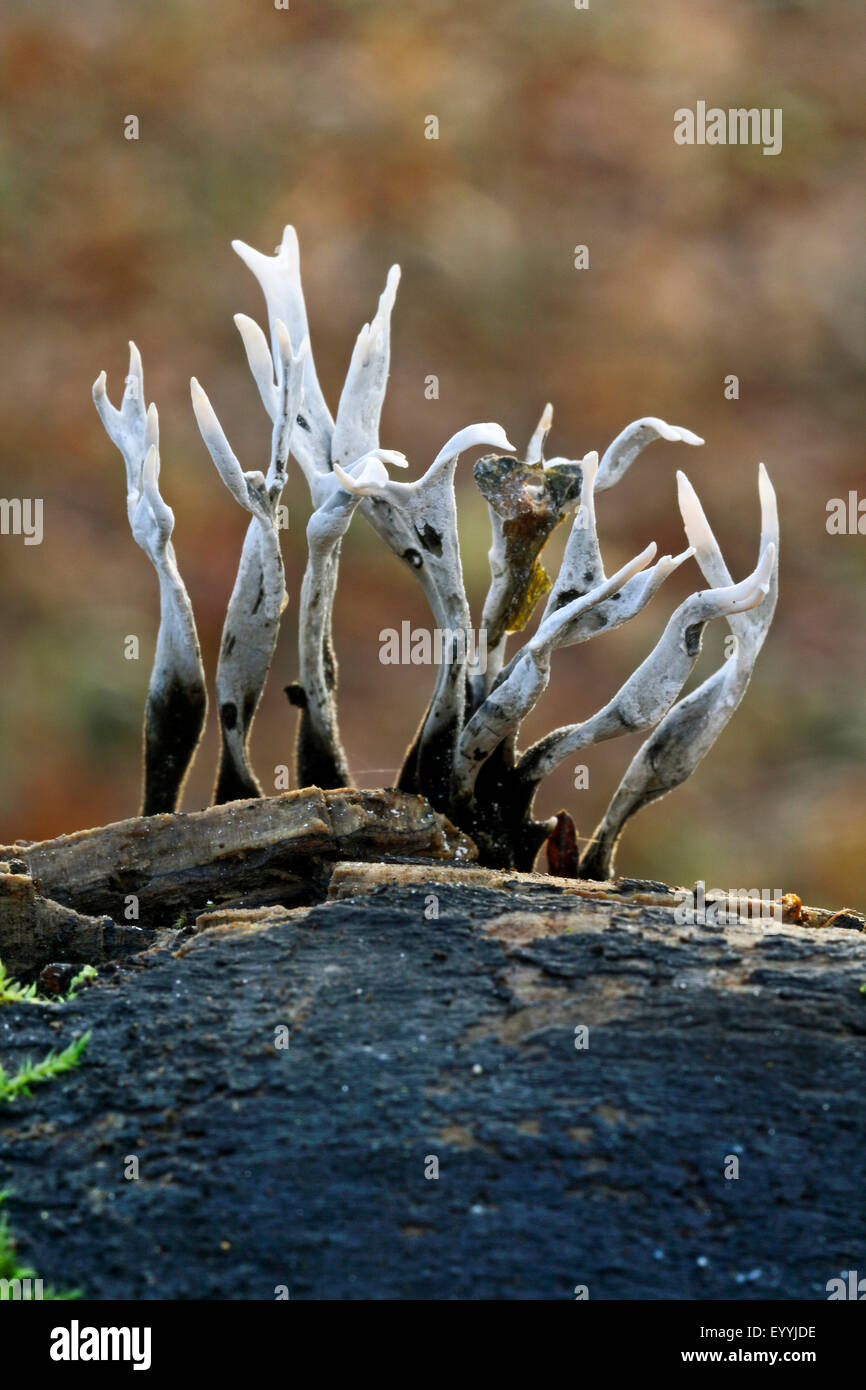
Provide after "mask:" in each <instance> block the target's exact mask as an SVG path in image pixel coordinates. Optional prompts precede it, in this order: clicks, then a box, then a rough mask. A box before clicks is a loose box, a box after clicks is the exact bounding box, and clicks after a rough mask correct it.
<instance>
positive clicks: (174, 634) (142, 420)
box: [93, 343, 207, 816]
mask: <svg viewBox="0 0 866 1390" xmlns="http://www.w3.org/2000/svg"><path fill="white" fill-rule="evenodd" d="M93 399H94V402H95V404H96V409H97V410H98V411H99V418H100V419H101V420H102V423H103V425H104V426H105V429H106V432H107V434H108V437H109V438H110V439H111V441H112V443H113V444H115V445H116V446H117V448H118V449H119V450H120V452H121V454H122V455H123V461H124V463H125V464H126V510H127V515H128V516H129V524H130V527H131V529H132V534H133V536H134V538H135V540H136V541H137V542H138V544H139V545H140V546H141V548H142V550H143V551H144V553H145V554H146V555H147V557H148V559H149V560H150V562H151V564H152V565H153V567H154V569H155V570H156V573H157V577H158V579H159V605H160V622H159V635H158V637H157V643H156V655H155V657H154V662H153V671H152V673H151V677H150V688H149V690H148V695H147V705H146V709H145V717H144V795H143V798H142V815H145V816H152V815H156V814H157V812H159V811H173V810H174V809H175V807H176V806H177V803H178V801H179V800H180V794H181V790H182V787H183V782H184V778H185V777H186V774H187V770H188V768H189V765H190V763H191V762H192V757H193V754H194V753H195V750H196V747H197V745H198V741H199V738H200V737H201V732H202V729H203V728H204V721H205V715H206V713H207V695H206V693H205V682H204V668H203V666H202V661H201V653H200V651H199V645H198V635H197V633H196V629H195V619H194V618H193V614H192V605H191V603H190V601H189V595H188V594H187V591H186V589H185V587H184V583H183V580H182V579H181V577H180V572H179V570H178V568H177V560H176V558H175V554H174V546H173V545H172V543H171V533H172V531H173V529H174V513H173V512H172V510H171V508H170V507H167V506H166V504H165V502H164V501H163V500H162V497H161V496H160V492H159V419H158V416H157V411H156V406H155V405H153V404H151V406H150V408H149V409H147V408H146V407H145V404H144V374H143V372H142V367H141V355H140V353H139V351H138V348H137V347H136V346H135V343H130V344H129V373H128V375H127V378H126V385H125V388H124V392H123V399H122V401H121V403H120V409H119V410H116V409H115V408H114V406H113V405H112V404H111V402H110V401H109V399H108V396H107V394H106V390H105V372H100V374H99V376H98V377H97V379H96V381H95V382H94V385H93Z"/></svg>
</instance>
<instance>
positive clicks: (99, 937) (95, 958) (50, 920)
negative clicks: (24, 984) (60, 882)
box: [0, 850, 148, 978]
mask: <svg viewBox="0 0 866 1390" xmlns="http://www.w3.org/2000/svg"><path fill="white" fill-rule="evenodd" d="M17 854H18V855H19V856H20V850H19V851H17ZM147 942H148V937H147V934H146V933H145V932H143V931H141V929H140V928H139V927H136V926H130V925H128V924H124V925H122V926H120V925H115V923H114V922H112V920H111V918H110V917H101V918H97V917H90V916H84V915H82V914H81V913H79V912H76V911H75V910H74V909H73V908H71V907H64V906H63V904H62V903H58V902H54V901H52V899H51V898H46V897H43V896H42V894H41V893H40V892H39V891H38V890H37V888H36V885H35V884H34V882H33V879H32V878H31V877H30V876H29V874H17V873H15V874H13V873H3V872H2V871H0V960H2V962H3V964H4V966H5V967H6V970H7V971H8V973H9V974H10V975H12V976H15V977H19V978H20V977H22V976H24V977H27V976H29V975H32V974H33V973H34V971H37V970H41V969H42V967H43V966H45V965H48V964H50V963H51V962H52V961H68V962H69V963H71V964H76V965H102V964H104V963H105V961H108V960H114V959H116V958H117V957H119V956H128V955H132V954H133V953H134V952H135V951H140V950H142V948H143V947H144V946H146V945H147Z"/></svg>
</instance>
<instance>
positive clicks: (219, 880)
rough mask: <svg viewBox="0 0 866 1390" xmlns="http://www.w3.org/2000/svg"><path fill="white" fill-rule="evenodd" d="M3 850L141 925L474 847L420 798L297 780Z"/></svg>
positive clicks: (250, 903) (71, 895)
mask: <svg viewBox="0 0 866 1390" xmlns="http://www.w3.org/2000/svg"><path fill="white" fill-rule="evenodd" d="M4 857H8V858H14V859H19V860H22V861H23V862H24V864H25V865H26V867H27V870H28V871H29V873H30V874H31V875H32V877H33V878H34V880H37V881H38V885H39V891H40V892H41V893H42V894H44V895H45V896H46V897H48V898H52V899H54V900H55V901H56V902H57V903H62V904H64V905H65V906H67V907H71V908H74V909H75V910H76V911H77V912H81V913H85V914H103V913H107V914H108V915H109V916H110V917H112V918H113V919H114V921H115V922H117V923H124V922H127V923H133V924H134V925H137V926H139V927H146V928H151V929H152V928H156V927H166V926H169V925H171V923H172V922H173V921H174V919H176V918H177V917H178V915H179V914H181V913H183V914H184V915H185V917H186V918H188V919H189V918H191V917H192V916H194V915H195V914H197V913H199V912H201V911H203V910H204V909H205V908H206V907H208V906H211V905H212V906H226V905H228V904H233V905H237V906H245V907H255V906H260V905H263V904H268V903H275V902H279V903H282V904H283V905H284V906H294V905H297V904H303V903H309V902H314V901H316V900H318V899H320V898H323V897H324V896H325V894H326V892H327V886H328V881H329V878H330V873H331V869H332V868H333V865H334V864H335V862H336V861H337V860H338V859H362V860H363V859H371V858H372V859H381V858H383V857H389V858H397V859H399V858H404V859H410V858H419V857H420V858H424V859H434V860H435V859H450V860H455V861H462V862H469V861H471V860H472V859H473V858H474V857H475V847H474V845H473V844H472V842H471V840H469V839H468V838H467V837H466V836H465V835H463V834H462V833H461V832H460V831H458V830H455V829H454V827H453V826H452V825H451V824H450V822H449V821H447V820H446V819H445V817H444V816H440V815H438V814H437V813H436V812H435V811H434V810H433V809H432V807H431V806H430V805H429V804H428V802H426V801H425V800H424V799H423V797H420V796H414V795H411V794H409V793H406V792H398V791H354V790H341V791H326V792H323V791H320V790H319V788H318V787H308V788H306V789H305V790H303V791H291V792H285V793H283V794H282V795H281V796H274V797H259V798H254V799H252V800H249V801H233V802H229V803H228V804H225V805H221V806H211V807H209V808H208V809H207V810H206V811H193V812H189V813H184V812H175V813H172V814H166V815H157V816H135V817H133V818H132V819H131V820H125V821H118V822H116V823H115V824H113V825H105V826H101V827H99V828H98V829H93V830H79V831H77V832H76V833H75V834H72V835H61V836H60V837H59V838H57V839H54V840H42V841H40V842H38V843H36V844H28V845H24V844H23V843H22V842H20V841H19V843H18V844H17V845H15V846H14V847H9V848H6V849H3V848H0V859H3V858H4Z"/></svg>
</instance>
